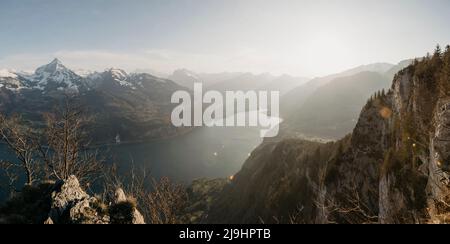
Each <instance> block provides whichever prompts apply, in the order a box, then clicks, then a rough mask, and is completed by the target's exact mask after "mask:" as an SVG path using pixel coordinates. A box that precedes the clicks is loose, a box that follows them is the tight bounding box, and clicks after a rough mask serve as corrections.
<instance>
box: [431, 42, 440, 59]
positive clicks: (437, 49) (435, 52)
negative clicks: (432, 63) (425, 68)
mask: <svg viewBox="0 0 450 244" xmlns="http://www.w3.org/2000/svg"><path fill="white" fill-rule="evenodd" d="M441 55H442V49H441V46H440V45H439V44H438V45H437V46H436V49H435V50H434V55H433V57H439V58H440V57H441Z"/></svg>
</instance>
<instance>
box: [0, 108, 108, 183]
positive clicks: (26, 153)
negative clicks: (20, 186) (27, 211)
mask: <svg viewBox="0 0 450 244" xmlns="http://www.w3.org/2000/svg"><path fill="white" fill-rule="evenodd" d="M44 117H45V121H46V127H45V128H40V129H35V130H34V129H32V127H31V126H28V124H27V123H26V122H25V121H24V120H23V119H22V118H21V117H19V116H12V117H10V118H6V117H4V116H0V137H1V140H2V141H3V142H4V143H5V144H6V145H7V146H8V147H9V148H10V149H11V150H12V151H13V152H14V153H15V155H16V157H17V159H18V161H19V163H13V162H2V163H1V164H0V168H1V169H2V170H3V171H4V172H5V173H6V174H7V176H9V178H10V179H11V180H10V182H9V185H10V186H11V185H14V184H13V183H12V181H13V180H14V179H17V178H18V175H19V174H20V175H25V176H26V184H27V185H32V184H33V183H35V182H36V181H40V180H47V179H50V180H51V179H53V180H57V179H61V180H65V179H67V178H68V177H69V176H70V175H75V176H77V178H78V179H79V180H80V182H82V183H86V182H93V181H94V180H95V179H96V178H97V177H99V176H100V173H101V171H102V168H103V164H102V162H101V161H100V160H99V158H98V154H97V152H96V151H94V150H91V149H90V148H89V141H87V140H86V133H85V125H86V124H87V122H88V119H86V117H84V114H83V113H82V110H81V109H80V107H77V106H74V105H73V103H72V101H71V100H66V102H65V103H64V105H63V106H62V107H61V109H59V110H56V112H55V113H54V114H46V115H45V116H44Z"/></svg>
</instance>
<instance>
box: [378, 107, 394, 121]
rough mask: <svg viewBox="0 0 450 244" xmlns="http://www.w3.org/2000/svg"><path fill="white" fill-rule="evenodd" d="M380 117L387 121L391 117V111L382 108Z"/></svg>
mask: <svg viewBox="0 0 450 244" xmlns="http://www.w3.org/2000/svg"><path fill="white" fill-rule="evenodd" d="M380 115H381V117H383V118H384V119H389V118H391V116H392V110H391V109H390V108H388V107H383V108H382V109H381V110H380Z"/></svg>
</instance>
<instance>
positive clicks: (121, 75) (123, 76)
mask: <svg viewBox="0 0 450 244" xmlns="http://www.w3.org/2000/svg"><path fill="white" fill-rule="evenodd" d="M109 72H110V73H111V77H112V78H113V79H114V80H116V81H125V80H127V78H128V74H127V72H125V71H123V70H121V69H116V68H112V69H110V70H109Z"/></svg>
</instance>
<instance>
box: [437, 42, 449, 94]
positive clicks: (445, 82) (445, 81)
mask: <svg viewBox="0 0 450 244" xmlns="http://www.w3.org/2000/svg"><path fill="white" fill-rule="evenodd" d="M442 59H443V60H442V70H441V74H440V82H439V83H440V84H439V88H440V95H441V96H449V95H450V46H449V45H447V47H446V50H445V53H444V54H443V56H442Z"/></svg>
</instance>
